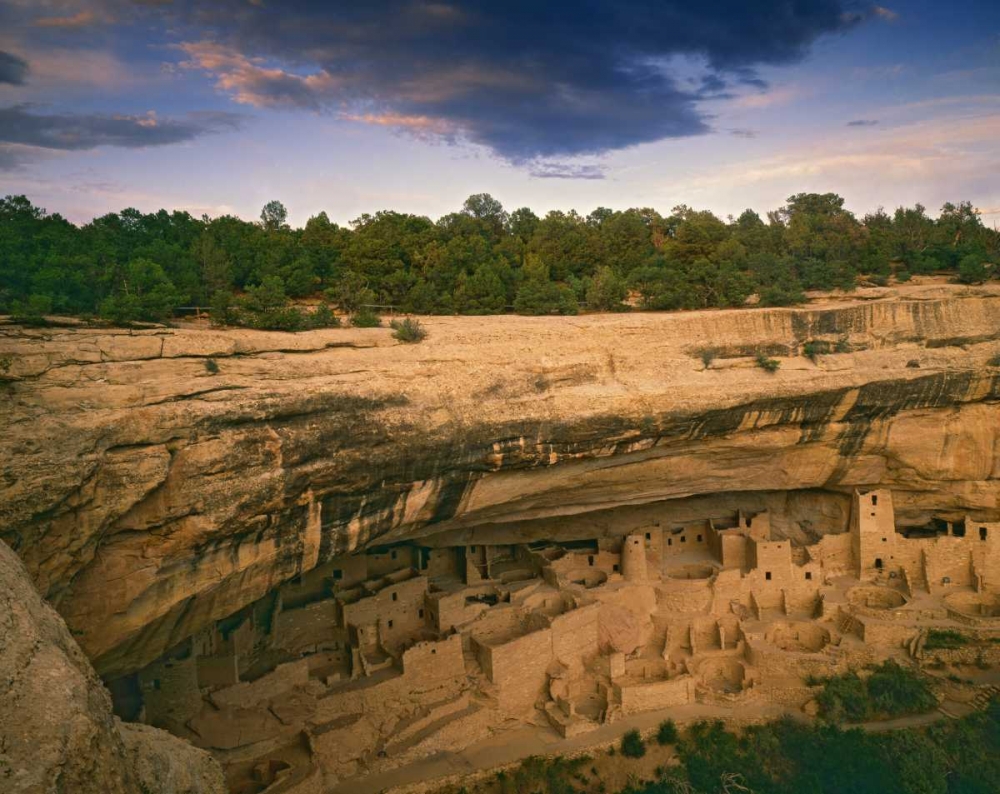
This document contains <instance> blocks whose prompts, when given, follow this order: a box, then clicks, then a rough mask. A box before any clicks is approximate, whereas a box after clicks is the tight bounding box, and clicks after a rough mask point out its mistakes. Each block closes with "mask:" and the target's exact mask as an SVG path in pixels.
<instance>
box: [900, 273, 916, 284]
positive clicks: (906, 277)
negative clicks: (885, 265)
mask: <svg viewBox="0 0 1000 794" xmlns="http://www.w3.org/2000/svg"><path fill="white" fill-rule="evenodd" d="M911 278H913V276H912V275H910V271H909V270H897V271H896V281H898V282H899V283H900V284H905V283H906V282H907V281H909V280H910V279H911Z"/></svg>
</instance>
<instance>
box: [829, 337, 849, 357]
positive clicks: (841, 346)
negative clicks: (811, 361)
mask: <svg viewBox="0 0 1000 794" xmlns="http://www.w3.org/2000/svg"><path fill="white" fill-rule="evenodd" d="M833 350H834V352H835V353H850V352H851V343H850V342H848V341H847V338H846V337H841V338H840V339H838V340H837V344H835V345H834V346H833Z"/></svg>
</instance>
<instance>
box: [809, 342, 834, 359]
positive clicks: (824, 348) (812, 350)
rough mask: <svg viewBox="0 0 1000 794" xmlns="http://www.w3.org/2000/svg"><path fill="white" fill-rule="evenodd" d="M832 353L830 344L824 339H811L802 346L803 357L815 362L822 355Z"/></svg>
mask: <svg viewBox="0 0 1000 794" xmlns="http://www.w3.org/2000/svg"><path fill="white" fill-rule="evenodd" d="M829 352H830V343H829V342H824V341H823V340H822V339H810V340H809V341H808V342H806V343H805V344H804V345H803V346H802V355H804V356H805V357H806V358H808V359H809V360H810V361H813V362H815V361H816V360H817V359H818V358H819V357H820V356H821V355H825V354H827V353H829Z"/></svg>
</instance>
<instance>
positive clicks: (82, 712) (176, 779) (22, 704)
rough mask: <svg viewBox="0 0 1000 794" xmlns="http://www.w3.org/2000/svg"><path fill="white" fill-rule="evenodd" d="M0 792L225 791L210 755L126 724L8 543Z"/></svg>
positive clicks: (1, 589)
mask: <svg viewBox="0 0 1000 794" xmlns="http://www.w3.org/2000/svg"><path fill="white" fill-rule="evenodd" d="M0 790H2V791H4V792H5V794H55V793H57V792H59V793H63V792H64V793H65V794H89V792H102V794H135V792H140V791H141V792H146V793H147V794H223V792H224V791H225V790H226V788H225V785H224V782H223V778H222V770H221V769H220V768H219V765H218V764H217V763H216V761H215V760H214V759H213V758H212V757H211V756H210V755H209V754H208V753H206V752H204V751H202V750H198V749H195V748H194V747H192V746H191V745H189V744H187V743H186V742H184V741H182V740H180V739H177V738H175V737H173V736H171V735H170V734H168V733H166V732H165V731H161V730H157V729H156V728H149V727H147V726H143V725H123V724H121V723H120V722H119V721H118V720H117V718H115V717H113V716H112V714H111V698H110V697H109V696H108V693H107V690H105V689H104V686H103V685H102V683H101V681H100V679H99V678H98V677H97V675H96V674H95V673H94V669H93V668H92V667H91V666H90V662H89V661H87V657H86V656H84V654H83V653H82V651H81V650H80V648H79V646H77V644H76V642H74V641H73V638H72V637H71V636H70V633H69V631H68V630H67V628H66V625H65V624H64V623H63V621H62V619H61V618H60V617H59V615H57V614H56V612H55V610H53V609H52V608H51V607H50V606H48V605H47V604H46V603H45V602H44V601H42V599H41V597H40V596H39V595H38V593H37V592H36V591H35V589H34V587H33V586H32V584H31V580H30V579H29V577H28V575H27V572H26V571H25V569H24V566H23V565H22V564H21V562H20V561H19V560H18V559H17V556H16V555H15V554H14V553H13V552H11V550H10V549H9V548H8V547H7V546H6V545H5V544H3V543H0Z"/></svg>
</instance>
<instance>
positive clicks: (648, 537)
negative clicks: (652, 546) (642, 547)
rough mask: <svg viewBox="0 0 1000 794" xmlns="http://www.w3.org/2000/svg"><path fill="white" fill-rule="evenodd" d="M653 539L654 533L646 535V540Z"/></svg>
mask: <svg viewBox="0 0 1000 794" xmlns="http://www.w3.org/2000/svg"><path fill="white" fill-rule="evenodd" d="M652 539H653V535H652V533H650V532H647V533H646V540H652Z"/></svg>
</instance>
